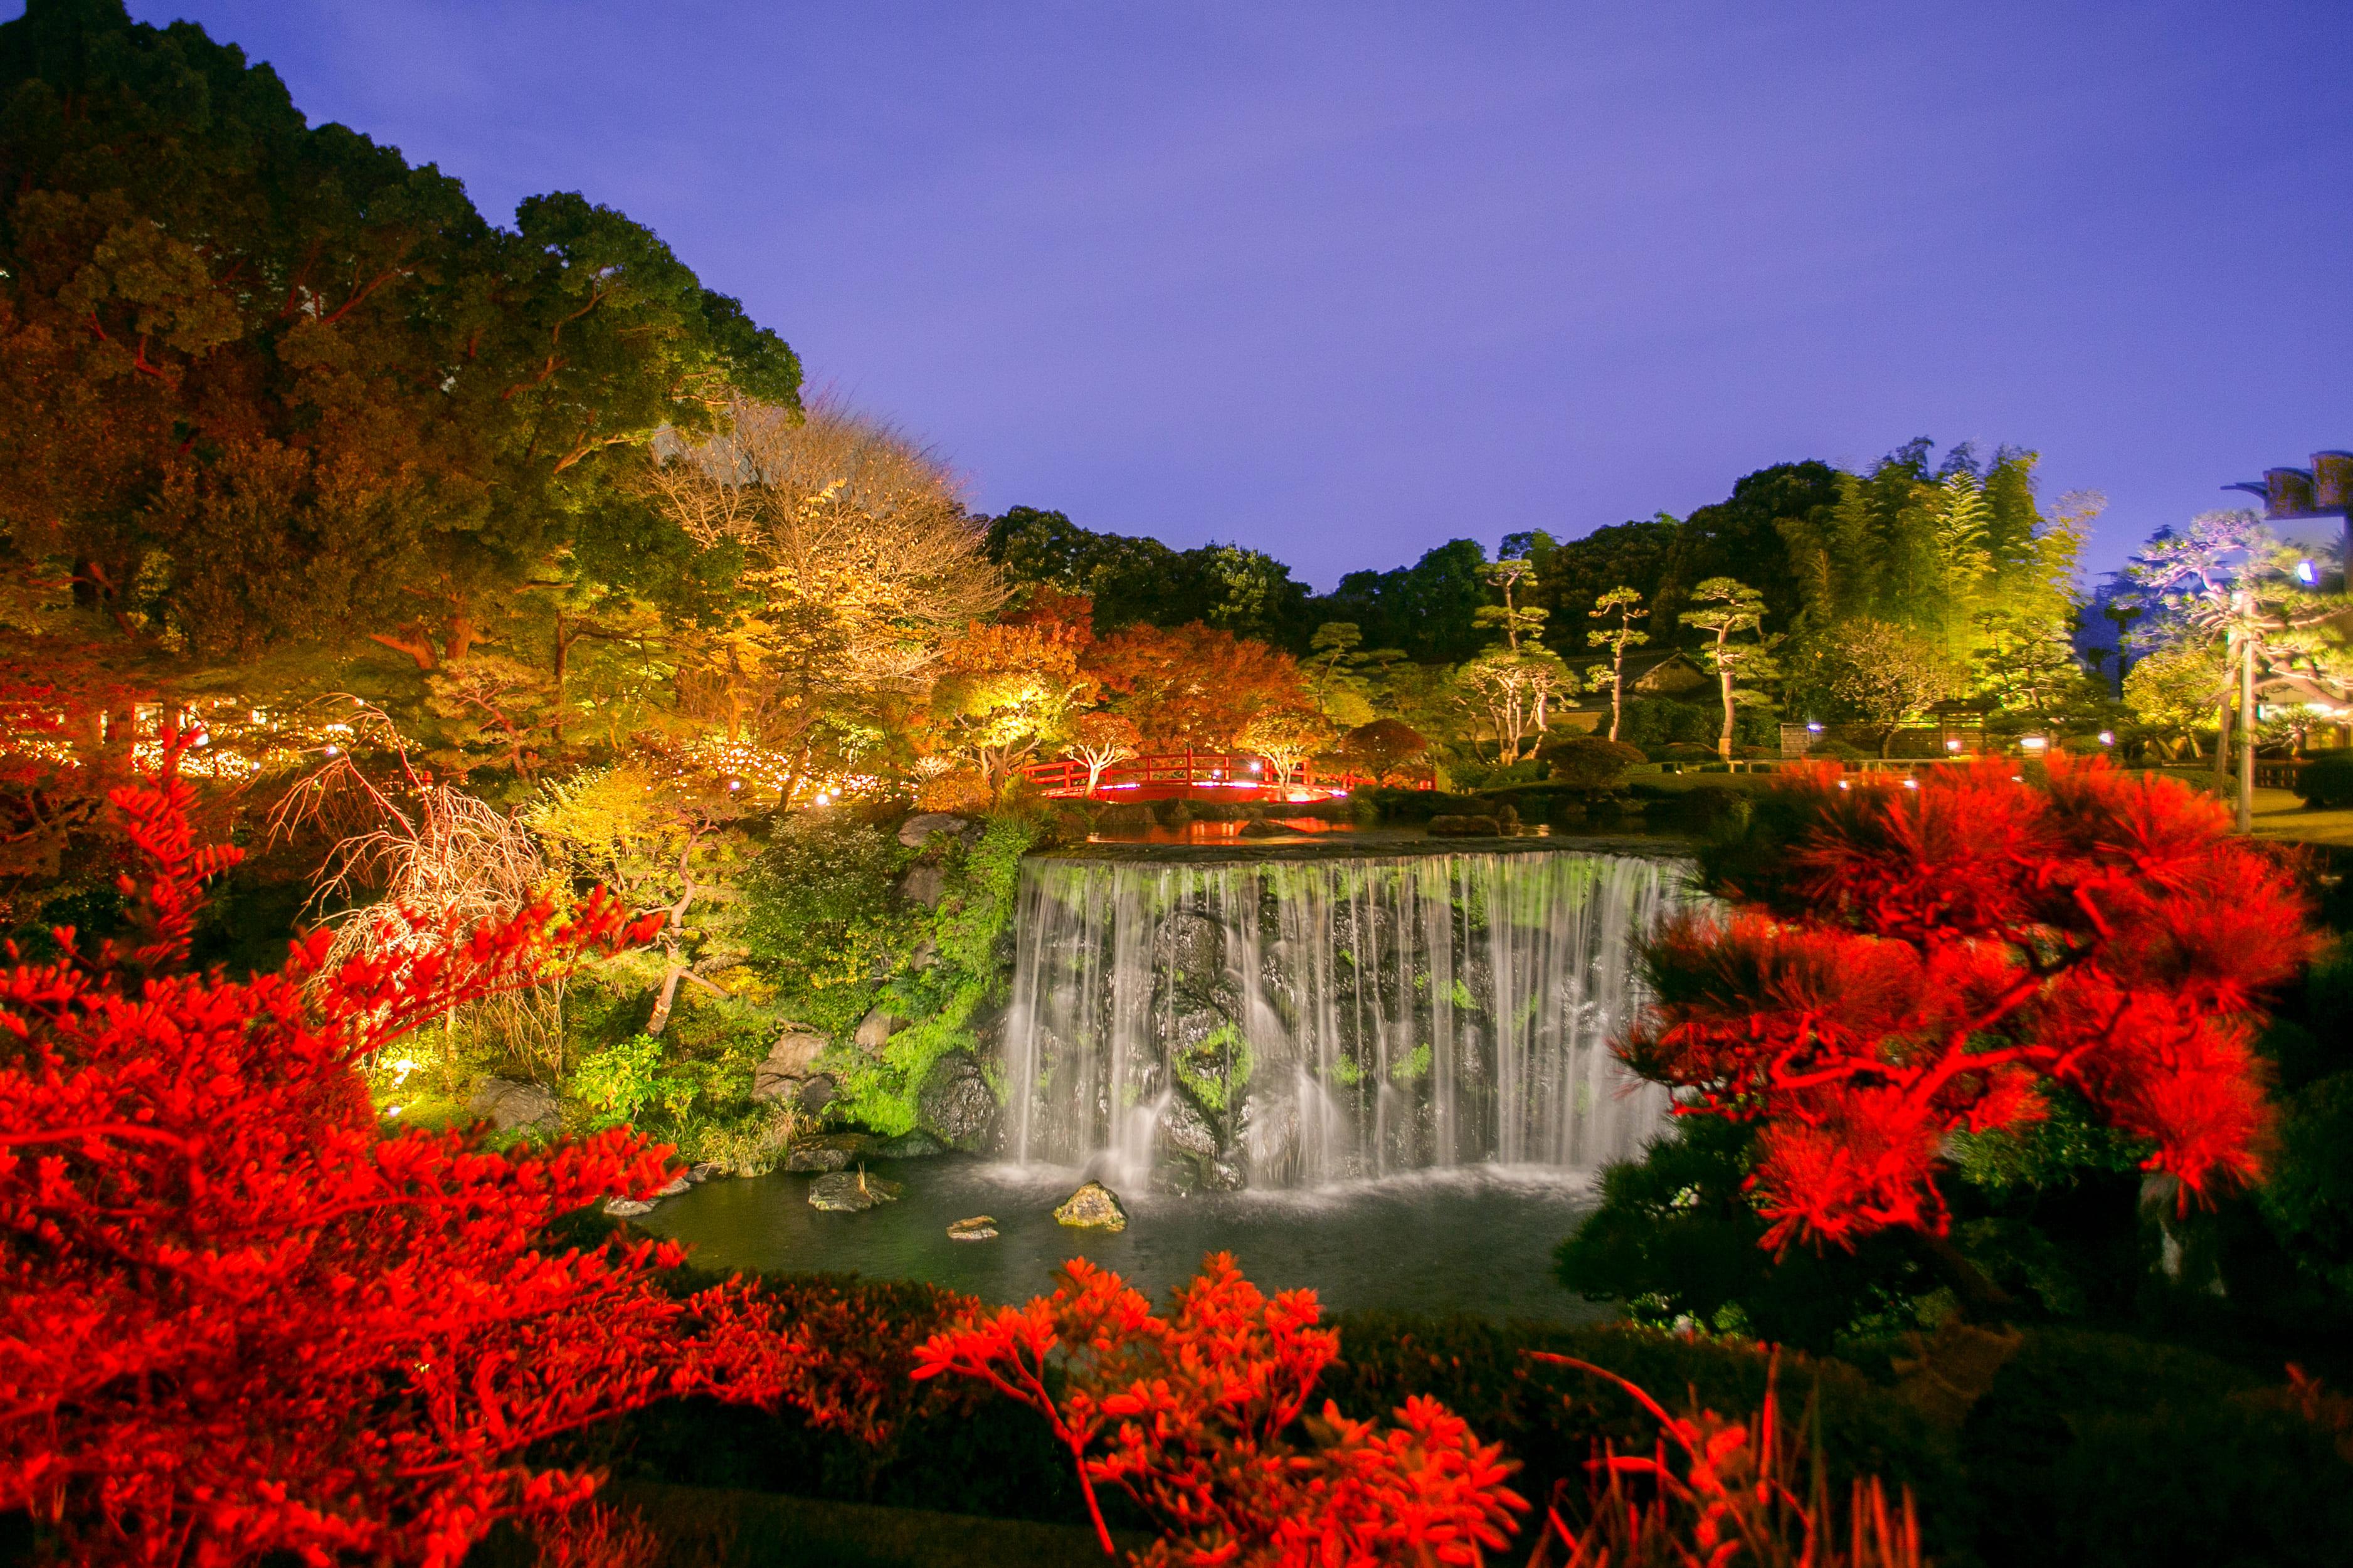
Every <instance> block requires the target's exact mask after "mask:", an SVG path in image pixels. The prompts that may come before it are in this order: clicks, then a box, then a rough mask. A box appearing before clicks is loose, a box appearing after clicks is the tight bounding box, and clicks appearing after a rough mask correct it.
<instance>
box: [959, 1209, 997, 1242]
mask: <svg viewBox="0 0 2353 1568" xmlns="http://www.w3.org/2000/svg"><path fill="white" fill-rule="evenodd" d="M948 1239H949V1240H950V1241H995V1240H996V1239H997V1216H996V1215H985V1214H983V1215H973V1217H972V1218H970V1219H960V1220H958V1221H956V1222H955V1224H954V1225H952V1226H948Z"/></svg>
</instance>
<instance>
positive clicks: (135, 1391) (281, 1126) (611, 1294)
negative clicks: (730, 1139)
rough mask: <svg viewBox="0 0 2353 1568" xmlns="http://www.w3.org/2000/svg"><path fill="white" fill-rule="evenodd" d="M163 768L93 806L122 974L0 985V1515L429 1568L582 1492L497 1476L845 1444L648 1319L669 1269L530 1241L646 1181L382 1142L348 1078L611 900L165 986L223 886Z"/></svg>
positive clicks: (670, 1325) (823, 1373) (664, 1158)
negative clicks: (112, 827) (783, 1410)
mask: <svg viewBox="0 0 2353 1568" xmlns="http://www.w3.org/2000/svg"><path fill="white" fill-rule="evenodd" d="M169 766H170V763H169V762H167V763H166V767H167V773H166V775H165V776H164V778H162V779H161V780H159V781H158V782H156V783H154V784H147V785H142V786H139V787H135V788H131V789H124V790H120V791H117V792H116V794H115V795H114V805H115V807H116V809H117V810H118V812H119V813H120V814H121V819H122V822H123V825H124V826H125V828H126V830H127V831H128V834H129V836H130V838H131V840H132V844H133V846H134V847H135V848H136V851H137V854H138V857H139V859H140V862H141V876H140V878H139V879H136V880H132V879H126V889H125V890H126V893H128V894H129V895H130V896H131V897H132V899H133V900H134V903H135V907H136V912H137V916H138V929H139V931H140V933H141V934H140V935H139V936H138V937H137V939H136V945H134V946H131V947H128V948H116V947H114V946H111V945H108V946H104V947H100V948H99V949H97V950H96V951H92V950H90V949H89V948H87V947H85V946H83V945H82V944H81V943H80V942H78V941H76V940H75V939H74V937H73V936H72V934H71V933H70V932H61V933H59V944H60V947H61V948H62V950H63V953H62V956H61V957H60V958H59V960H58V962H56V963H50V964H43V965H30V964H23V963H18V964H16V965H14V966H12V967H10V968H8V969H6V970H5V971H0V1025H5V1030H6V1035H7V1037H8V1038H9V1040H10V1045H9V1047H8V1050H7V1051H6V1053H5V1056H0V1388H5V1390H6V1394H7V1396H6V1398H5V1401H0V1510H7V1511H11V1512H19V1511H21V1512H25V1513H29V1514H30V1515H31V1516H32V1517H33V1518H34V1519H35V1520H37V1521H41V1525H42V1527H43V1528H44V1529H45V1530H47V1531H53V1532H54V1534H55V1537H56V1541H55V1544H56V1546H57V1547H58V1550H59V1552H60V1553H61V1555H63V1556H64V1557H65V1558H67V1559H68V1560H70V1561H72V1562H75V1563H92V1564H113V1563H121V1564H131V1563H150V1564H152V1563H164V1562H193V1563H220V1564H235V1563H261V1562H264V1561H269V1560H275V1559H276V1558H278V1557H280V1556H284V1557H290V1558H292V1559H294V1560H301V1561H311V1562H321V1563H324V1562H333V1561H369V1562H385V1563H418V1564H425V1565H427V1568H455V1565H456V1564H457V1563H459V1561H460V1560H461V1559H462V1558H464V1556H465V1555H466V1553H467V1551H468V1550H469V1548H470V1547H471V1546H472V1544H473V1543H474V1542H477V1541H478V1540H480V1538H481V1536H482V1535H483V1534H484V1533H485V1532H486V1531H488V1530H489V1529H490V1527H491V1525H492V1524H493V1523H494V1522H496V1521H498V1520H500V1519H501V1518H509V1517H517V1516H532V1515H544V1514H548V1513H550V1512H554V1511H557V1510H563V1509H565V1508H567V1507H569V1506H571V1505H572V1504H574V1503H575V1502H577V1501H578V1500H581V1499H583V1498H585V1497H586V1495H587V1494H588V1493H589V1492H590V1491H592V1490H593V1489H594V1488H595V1487H596V1479H597V1478H596V1477H595V1476H594V1475H592V1474H584V1473H578V1472H572V1471H566V1470H563V1469H554V1468H545V1465H544V1461H535V1460H533V1459H532V1458H528V1457H527V1451H528V1450H530V1449H531V1448H533V1446H534V1445H540V1444H543V1443H544V1442H546V1441H547V1440H548V1439H550V1438H553V1437H556V1436H562V1435H563V1434H565V1433H567V1432H571V1431H575V1430H576V1429H578V1428H579V1427H581V1426H585V1425H586V1424H588V1423H590V1422H594V1421H597V1420H601V1419H604V1418H607V1417H609V1416H610V1415H615V1414H617V1413H618V1412H621V1411H625V1410H628V1409H630V1408H632V1407H634V1406H637V1405H643V1404H645V1403H647V1402H648V1401H649V1400H651V1399H655V1398H658V1397H663V1396H668V1395H673V1394H689V1393H707V1394H718V1395H720V1396H722V1397H725V1398H731V1399H746V1400H752V1401H755V1402H760V1403H764V1404H773V1403H775V1402H776V1400H777V1399H778V1398H780V1397H781V1398H789V1399H791V1400H793V1401H794V1402H795V1403H797V1404H799V1405H802V1406H803V1407H804V1408H806V1409H808V1410H809V1411H810V1412H811V1413H812V1415H815V1416H816V1417H817V1418H818V1420H819V1421H820V1422H821V1423H827V1424H834V1425H841V1426H850V1427H852V1428H853V1429H855V1428H857V1427H858V1426H860V1422H861V1420H862V1417H860V1415H858V1414H857V1413H856V1412H855V1411H854V1410H851V1409H849V1408H845V1407H844V1406H843V1405H841V1404H840V1403H839V1397H838V1391H839V1389H840V1388H841V1387H842V1380H841V1379H840V1377H839V1376H838V1375H837V1374H836V1373H832V1372H829V1371H827V1370H825V1369H823V1368H821V1367H820V1366H818V1364H817V1363H818V1362H819V1361H821V1360H822V1358H818V1357H815V1356H814V1355H813V1354H812V1352H811V1351H810V1347H809V1346H808V1344H807V1342H806V1341H803V1340H800V1339H798V1338H797V1337H796V1336H795V1335H794V1334H793V1332H792V1331H791V1330H792V1324H791V1323H790V1322H789V1321H787V1320H786V1316H785V1315H784V1314H783V1313H782V1312H780V1311H779V1310H778V1309H777V1308H776V1306H775V1305H774V1304H770V1303H764V1302H761V1301H758V1300H754V1298H753V1297H752V1296H751V1294H750V1293H749V1292H747V1291H746V1290H745V1289H744V1288H743V1287H742V1286H741V1285H740V1284H730V1285H727V1286H723V1287H720V1288H717V1289H709V1290H705V1291H702V1292H701V1293H699V1294H697V1295H694V1296H692V1297H690V1298H687V1299H684V1300H680V1299H678V1298H676V1297H674V1296H672V1295H671V1294H670V1293H669V1292H666V1291H664V1290H662V1289H659V1288H658V1287H657V1284H656V1282H655V1280H654V1279H653V1275H654V1272H655V1270H656V1269H658V1268H663V1267H666V1266H668V1265H670V1264H673V1263H675V1262H676V1261H677V1260H678V1259H679V1258H680V1257H681V1252H680V1250H679V1249H678V1248H677V1247H672V1246H670V1245H667V1244H665V1245H662V1246H659V1247H658V1246H656V1245H655V1244H653V1243H651V1242H629V1241H626V1240H623V1239H621V1238H620V1237H615V1238H614V1239H613V1240H612V1241H610V1242H608V1243H607V1244H605V1245H601V1246H596V1247H588V1248H586V1249H580V1248H571V1249H566V1250H563V1251H550V1250H543V1245H542V1244H541V1243H539V1242H537V1241H535V1239H534V1238H536V1237H543V1235H544V1234H545V1231H546V1227H547V1226H548V1225H549V1223H550V1222H551V1221H553V1220H554V1219H555V1218H556V1217H557V1216H558V1215H562V1214H564V1213H566V1212H567V1211H570V1210H574V1209H576V1208H579V1207H580V1206H582V1205H586V1204H589V1203H593V1202H595V1201H596V1200H598V1199H600V1198H602V1197H605V1196H607V1195H608V1194H617V1193H619V1194H639V1195H641V1194H649V1193H651V1192H653V1191H655V1190H657V1189H658V1188H659V1187H660V1186H662V1185H663V1184H665V1183H667V1182H668V1181H669V1180H670V1172H669V1170H668V1168H667V1163H668V1157H669V1153H670V1151H669V1150H668V1149H666V1148H662V1147H659V1146H656V1145H651V1144H648V1143H646V1142H643V1141H641V1140H639V1139H638V1138H637V1137H635V1136H634V1135H633V1134H630V1133H628V1132H624V1131H611V1132H605V1133H600V1134H597V1135H596V1136H593V1137H590V1138H588V1139H586V1140H583V1141H579V1142H564V1141H559V1142H554V1143H552V1144H549V1145H546V1146H543V1147H541V1148H537V1149H531V1148H519V1149H514V1150H510V1151H508V1152H503V1153H499V1152H491V1151H490V1150H488V1149H486V1148H484V1147H483V1146H482V1142H481V1130H480V1129H476V1130H470V1131H452V1132H428V1131H421V1130H416V1129H410V1130H406V1131H397V1132H394V1133H390V1134H387V1133H386V1132H385V1130H384V1127H383V1123H382V1122H381V1121H380V1120H379V1118H378V1116H377V1113H376V1110H375V1107H374V1106H373V1105H372V1104H371V1103H370V1101H369V1099H368V1094H367V1090H366V1087H365V1085H364V1082H363V1081H362V1080H361V1079H360V1077H359V1075H358V1074H357V1073H356V1072H355V1071H354V1070H353V1064H354V1063H355V1062H357V1061H359V1060H360V1059H362V1058H365V1057H367V1056H369V1055H371V1054H374V1053H376V1052H379V1051H381V1050H383V1049H385V1047H388V1046H390V1045H392V1044H393V1043H395V1042H396V1041H397V1040H399V1039H400V1038H401V1037H403V1036H404V1035H406V1033H407V1032H409V1031H410V1030H411V1029H413V1028H415V1027H417V1026H418V1025H420V1024H422V1023H424V1022H426V1021H427V1020H430V1019H433V1018H436V1017H438V1016H442V1015H444V1014H446V1013H447V1012H448V1011H449V1010H450V1009H451V1008H453V1007H456V1006H459V1005H465V1004H467V1003H469V1002H471V1001H476V1000H479V999H480V998H482V997H484V996H486V995H489V994H492V993H493V992H496V991H499V990H501V989H507V988H512V987H516V986H522V985H527V984H532V983H533V982H534V981H535V980H536V979H537V978H538V977H539V976H540V975H542V974H543V973H545V972H546V970H547V968H548V966H550V965H562V964H565V963H571V962H573V961H575V960H576V959H579V958H581V957H584V956H587V955H592V954H595V953H597V952H607V951H610V950H611V949H613V948H614V947H616V946H617V945H621V944H625V943H626V942H630V941H634V940H636V939H637V938H638V936H640V935H641V934H643V933H642V930H641V928H639V927H636V926H632V925H630V924H629V923H628V922H626V921H624V920H623V918H622V916H621V915H620V913H619V910H618V909H617V905H616V904H615V902H614V901H613V900H610V899H609V898H607V897H605V896H603V895H601V894H600V895H597V896H596V897H593V898H591V899H590V900H587V901H586V903H584V904H582V905H580V906H578V907H577V908H576V909H575V910H572V911H571V913H570V914H569V915H568V916H565V917H562V918H559V917H558V916H557V915H556V914H555V912H554V910H552V909H551V908H550V907H549V906H547V905H545V904H537V905H533V907H531V908H529V909H527V910H522V911H521V912H520V913H518V914H517V915H515V916H514V917H513V918H512V919H509V920H505V921H494V922H490V923H485V924H476V925H473V926H471V927H470V928H466V929H464V930H462V931H456V932H448V933H445V934H446V937H447V939H446V940H442V939H437V940H434V941H430V942H417V943H403V942H382V943H377V944H375V945H374V946H373V947H372V948H371V949H370V951H368V952H364V953H362V954H359V955H357V956H355V957H353V958H352V959H350V960H349V961H346V962H343V963H335V964H328V963H326V962H325V961H326V957H327V950H328V939H327V938H326V937H325V936H324V935H323V934H321V935H316V936H312V937H310V938H307V939H304V940H302V941H300V942H296V943H295V944H294V946H293V949H292V952H290V956H289V958H288V960H287V963H286V964H285V967H284V968H283V969H281V970H280V971H278V972H275V973H259V974H255V975H252V976H250V977H249V978H247V979H244V980H234V981H233V980H230V979H228V978H227V976H226V975H224V974H222V973H217V972H216V973H196V972H194V971H192V970H191V969H190V968H189V966H188V939H189V934H190V932H191V931H192V930H193V929H194V927H195V920H196V917H197V914H198V912H199V910H200V907H201V903H202V892H201V884H202V882H203V881H204V879H206V878H207V877H209V876H211V875H213V874H214V873H216V872H218V871H220V870H223V869H225V868H227V867H229V866H231V865H233V864H235V863H236V861H237V851H236V850H234V849H229V848H223V847H214V848H200V847H197V845H196V843H195V837H194V835H193V833H192V832H191V831H190V829H189V826H188V820H187V814H188V810H189V807H190V805H191V801H192V792H191V791H190V789H189V788H188V786H187V785H186V784H183V783H181V782H180V781H178V780H177V779H176V778H174V777H172V776H170V775H169V773H168V769H169ZM402 918H403V919H404V920H405V921H407V922H408V923H410V924H411V925H412V926H415V925H419V924H422V923H424V918H423V917H402Z"/></svg>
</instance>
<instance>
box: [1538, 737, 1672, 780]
mask: <svg viewBox="0 0 2353 1568" xmlns="http://www.w3.org/2000/svg"><path fill="white" fill-rule="evenodd" d="M1536 755H1537V757H1539V758H1540V759H1541V760H1542V761H1543V762H1544V763H1546V765H1547V766H1548V767H1550V769H1551V770H1552V778H1553V782H1554V783H1556V784H1567V785H1568V786H1570V787H1571V788H1573V789H1609V788H1610V787H1611V786H1613V785H1615V784H1619V783H1620V782H1621V781H1622V780H1623V779H1624V778H1625V777H1626V770H1627V769H1628V768H1630V767H1632V766H1633V765H1634V764H1636V763H1640V762H1642V761H1644V760H1645V758H1644V757H1643V755H1642V753H1641V751H1640V750H1639V749H1638V748H1636V747H1633V746H1630V745H1627V744H1626V743H1625V742H1622V741H1612V740H1609V739H1608V738H1607V737H1605V736H1601V735H1564V736H1562V737H1560V738H1559V739H1558V740H1555V741H1547V742H1545V743H1544V745H1543V746H1542V747H1540V748H1538V750H1537V752H1536Z"/></svg>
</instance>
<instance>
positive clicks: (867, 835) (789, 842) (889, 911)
mask: <svg viewBox="0 0 2353 1568" xmlns="http://www.w3.org/2000/svg"><path fill="white" fill-rule="evenodd" d="M913 858H914V851H913V850H911V849H908V848H906V847H902V845H901V844H900V843H899V840H898V838H897V836H896V835H894V834H893V833H892V831H891V830H890V829H888V828H886V827H882V826H876V825H875V824H872V823H869V822H862V821H860V820H858V819H857V818H856V817H854V816H850V815H849V813H847V812H842V811H828V812H804V813H801V814H799V815H797V816H793V817H791V818H789V819H787V820H786V823H785V824H784V826H782V827H781V828H779V830H778V831H777V832H776V835H775V837H774V839H773V840H772V841H771V843H770V844H769V847H768V849H767V852H766V853H765V854H764V855H762V856H761V857H760V858H759V859H758V860H757V861H756V862H754V866H753V868H752V872H751V875H750V876H749V877H747V878H746V879H745V882H744V901H745V906H746V911H747V913H746V918H745V921H744V942H745V943H746V945H748V946H749V947H750V948H751V950H752V962H753V963H755V964H757V965H758V966H759V967H760V968H761V970H762V971H763V973H765V975H766V976H767V977H768V978H769V979H770V980H771V982H772V983H773V984H775V986H776V999H777V1002H778V1005H780V1006H781V1007H782V1008H783V1009H784V1010H785V1011H786V1013H787V1014H789V1015H791V1016H794V1017H795V1018H796V1019H797V1021H798V1022H801V1023H805V1024H807V1025H809V1026H812V1027H815V1028H817V1029H819V1030H822V1031H824V1032H826V1033H828V1034H836V1035H839V1034H842V1033H845V1032H847V1031H848V1030H849V1029H850V1028H852V1027H854V1026H856V1024H857V1022H858V1020H859V1018H860V1016H863V1015H864V1014H865V1012H866V1010H867V1009H868V1008H869V1007H871V1006H872V1005H873V1001H874V997H875V996H876V994H878V993H879V992H880V990H881V980H882V978H883V977H884V976H885V975H887V974H888V973H889V972H890V970H891V968H892V966H893V964H894V963H896V961H897V959H898V958H899V957H900V956H901V955H902V954H903V953H905V952H907V951H908V950H910V949H912V948H913V945H914V943H915V940H916V931H917V929H918V927H919V926H920V924H921V923H922V916H923V911H922V910H917V909H914V908H913V907H911V906H910V905H908V904H907V902H906V901H905V900H902V899H901V898H900V897H899V896H898V894H897V892H896V890H895V888H894V883H895V881H896V879H897V878H898V876H899V874H900V872H901V870H902V868H904V867H905V866H906V865H907V863H908V862H909V861H911V860H913Z"/></svg>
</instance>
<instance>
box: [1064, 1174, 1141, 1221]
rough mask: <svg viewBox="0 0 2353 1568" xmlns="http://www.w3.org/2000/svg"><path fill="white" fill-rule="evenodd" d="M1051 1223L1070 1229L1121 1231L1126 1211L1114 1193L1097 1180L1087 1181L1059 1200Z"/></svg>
mask: <svg viewBox="0 0 2353 1568" xmlns="http://www.w3.org/2000/svg"><path fill="white" fill-rule="evenodd" d="M1054 1223H1055V1224H1057V1225H1065V1226H1070V1227H1071V1229H1072V1230H1125V1229H1126V1228H1127V1211H1126V1210H1125V1209H1124V1208H1122V1207H1121V1206H1120V1202H1119V1194H1117V1193H1114V1192H1113V1191H1112V1190H1111V1189H1110V1188H1109V1187H1106V1186H1104V1185H1103V1184H1102V1183H1101V1182H1089V1183H1088V1184H1086V1185H1084V1186H1082V1187H1081V1188H1080V1189H1079V1190H1078V1191H1077V1192H1075V1193H1072V1194H1071V1195H1070V1196H1069V1197H1068V1198H1066V1199H1064V1200H1063V1202H1062V1206H1061V1207H1060V1208H1058V1209H1056V1210H1055V1211H1054Z"/></svg>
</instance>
